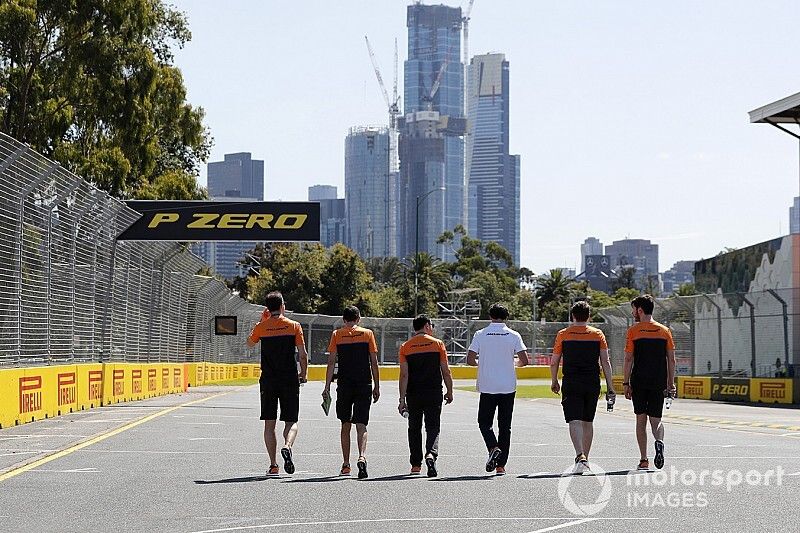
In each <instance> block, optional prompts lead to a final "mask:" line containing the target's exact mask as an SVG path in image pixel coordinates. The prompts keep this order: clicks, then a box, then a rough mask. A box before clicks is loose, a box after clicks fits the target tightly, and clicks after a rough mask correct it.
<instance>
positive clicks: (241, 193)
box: [196, 152, 264, 279]
mask: <svg viewBox="0 0 800 533" xmlns="http://www.w3.org/2000/svg"><path fill="white" fill-rule="evenodd" d="M207 168H208V195H209V196H210V197H211V199H212V200H217V201H220V202H233V201H241V202H260V201H263V200H264V161H263V160H259V159H253V158H252V155H251V154H250V152H240V153H236V154H225V159H224V160H223V161H214V162H211V163H209V164H208V167H207ZM255 245H256V243H255V242H250V241H243V242H232V241H219V242H204V243H199V244H197V245H196V250H197V254H198V255H199V256H200V257H202V258H203V259H204V260H205V261H206V263H208V264H209V265H210V266H211V267H212V268H213V269H214V271H215V272H216V273H218V274H220V275H221V276H223V277H225V278H226V279H233V278H235V277H236V276H241V275H244V274H246V273H244V272H242V269H241V267H240V266H239V265H238V262H239V260H240V259H241V258H242V257H243V255H244V253H245V252H247V251H249V250H252V249H253V248H254V247H255Z"/></svg>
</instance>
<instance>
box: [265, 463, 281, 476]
mask: <svg viewBox="0 0 800 533" xmlns="http://www.w3.org/2000/svg"><path fill="white" fill-rule="evenodd" d="M278 473H279V471H278V465H269V470H267V475H268V476H277V475H278Z"/></svg>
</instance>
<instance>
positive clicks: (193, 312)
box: [0, 133, 263, 366]
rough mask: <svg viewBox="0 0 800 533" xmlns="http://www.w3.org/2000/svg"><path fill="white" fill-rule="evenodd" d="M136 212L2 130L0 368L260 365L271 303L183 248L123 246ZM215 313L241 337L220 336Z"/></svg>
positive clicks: (171, 245) (180, 245) (127, 243)
mask: <svg viewBox="0 0 800 533" xmlns="http://www.w3.org/2000/svg"><path fill="white" fill-rule="evenodd" d="M137 217H138V214H137V213H136V212H135V211H134V210H132V209H130V208H128V207H127V206H126V205H125V203H124V202H121V201H119V200H117V199H115V198H113V197H111V196H109V195H108V194H107V193H105V192H103V191H101V190H99V189H98V188H96V187H94V186H93V185H92V184H91V183H89V182H87V181H86V180H84V179H82V178H80V177H79V176H76V175H75V174H72V173H71V172H68V171H67V170H65V169H64V168H62V167H61V166H59V165H58V164H57V163H54V162H52V161H50V160H48V159H47V158H45V157H43V156H41V155H39V154H37V153H36V152H35V151H34V150H32V149H31V148H30V147H28V146H26V145H24V144H22V143H20V142H18V141H16V140H14V139H12V138H11V137H8V136H7V135H4V134H2V133H0V366H25V365H40V364H63V363H68V362H89V361H95V362H96V361H104V362H105V361H130V362H156V361H164V362H192V361H208V362H248V361H250V362H252V361H256V360H257V357H256V352H255V350H251V349H247V347H246V344H245V341H246V336H247V334H248V333H249V332H250V330H251V328H252V327H253V325H254V324H255V323H256V322H257V321H258V319H259V317H260V315H261V312H262V309H263V308H262V307H261V306H256V305H252V304H249V303H247V302H245V301H244V300H242V299H241V298H239V297H238V296H236V295H233V294H231V292H230V291H229V290H228V288H227V287H226V285H225V284H224V283H223V282H221V281H219V280H218V279H214V278H211V277H207V276H202V275H199V274H198V272H200V271H201V269H202V268H203V267H205V266H206V265H205V263H204V262H203V260H202V259H200V258H199V257H197V256H195V255H193V254H192V253H191V252H190V251H189V249H188V245H187V244H185V243H168V242H133V241H117V240H116V237H117V236H118V235H120V234H121V233H122V231H123V230H125V229H126V228H127V227H128V225H130V224H131V223H132V222H133V221H135V220H136V219H137ZM215 315H236V316H237V317H238V334H237V335H235V336H216V335H214V331H213V319H214V316H215Z"/></svg>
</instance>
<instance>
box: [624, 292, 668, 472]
mask: <svg viewBox="0 0 800 533" xmlns="http://www.w3.org/2000/svg"><path fill="white" fill-rule="evenodd" d="M654 307H655V301H654V300H653V297H652V296H650V295H649V294H645V295H642V296H638V297H636V298H634V300H633V301H632V302H631V309H632V314H633V319H634V320H635V321H636V324H634V325H633V326H631V327H630V328H628V336H627V338H626V340H625V380H624V383H623V386H624V387H625V398H627V399H629V400H630V399H633V412H634V413H636V441H637V443H638V444H639V452H640V460H639V466H638V469H639V470H648V469H649V468H650V461H649V459H648V457H647V421H648V418H649V420H650V427H651V429H652V431H653V437H654V438H655V441H656V442H655V452H656V453H655V459H654V463H655V466H656V468H661V467H663V466H664V426H663V425H662V424H661V415H662V409H663V406H664V394H665V393H667V394H670V395H674V394H675V343H674V342H673V340H672V333H671V332H670V330H669V328H667V327H666V326H664V325H662V324H659V323H658V322H656V321H655V320H653V309H654Z"/></svg>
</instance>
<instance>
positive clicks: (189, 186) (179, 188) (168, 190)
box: [136, 170, 208, 200]
mask: <svg viewBox="0 0 800 533" xmlns="http://www.w3.org/2000/svg"><path fill="white" fill-rule="evenodd" d="M136 198H137V199H139V200H206V199H208V194H207V192H206V190H205V189H204V188H202V187H199V186H198V185H197V180H196V179H195V178H194V177H192V176H190V175H189V174H187V173H186V171H184V170H169V171H167V172H166V173H165V174H161V175H160V176H157V177H156V178H155V179H154V180H153V181H152V182H151V183H145V184H144V185H142V186H141V187H139V189H138V190H137V191H136Z"/></svg>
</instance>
